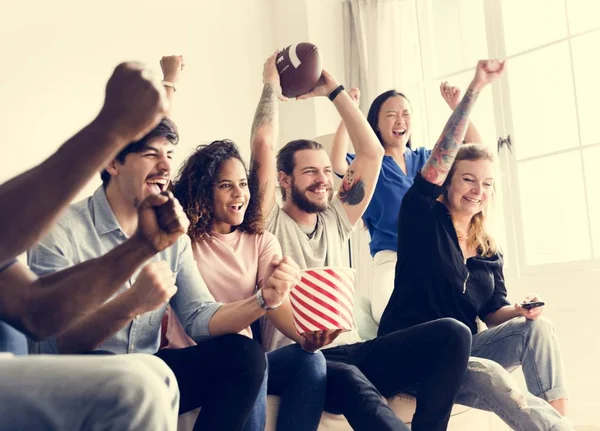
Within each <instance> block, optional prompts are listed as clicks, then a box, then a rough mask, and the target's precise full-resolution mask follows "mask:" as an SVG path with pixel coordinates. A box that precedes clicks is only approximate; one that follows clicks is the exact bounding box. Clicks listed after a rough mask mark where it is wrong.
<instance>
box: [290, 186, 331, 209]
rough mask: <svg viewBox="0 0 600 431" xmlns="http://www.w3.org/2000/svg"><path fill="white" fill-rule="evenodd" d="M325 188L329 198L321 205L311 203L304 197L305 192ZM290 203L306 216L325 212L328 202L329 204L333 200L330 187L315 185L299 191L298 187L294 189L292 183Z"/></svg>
mask: <svg viewBox="0 0 600 431" xmlns="http://www.w3.org/2000/svg"><path fill="white" fill-rule="evenodd" d="M323 186H325V187H326V188H327V190H328V193H329V197H328V199H327V202H325V203H323V204H315V203H313V202H311V201H310V200H309V199H308V198H307V197H306V195H305V192H307V191H312V190H314V189H318V188H320V187H323ZM291 190H292V197H291V199H292V202H293V203H294V204H295V205H296V206H297V207H298V208H300V210H302V211H304V212H305V213H308V214H317V213H322V212H324V211H325V210H327V207H328V206H329V202H331V199H332V198H333V194H332V193H331V187H329V186H328V185H327V184H315V185H313V186H310V187H308V188H307V189H306V190H304V191H303V190H300V189H299V188H298V187H296V184H295V183H294V182H293V181H292V189H291Z"/></svg>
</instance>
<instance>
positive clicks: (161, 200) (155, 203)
mask: <svg viewBox="0 0 600 431" xmlns="http://www.w3.org/2000/svg"><path fill="white" fill-rule="evenodd" d="M168 201H169V198H168V197H167V196H164V195H160V194H152V195H150V196H148V197H147V198H146V199H144V200H143V201H142V203H141V204H140V208H149V207H160V206H162V205H164V204H166V203H167V202H168Z"/></svg>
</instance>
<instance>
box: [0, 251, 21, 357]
mask: <svg viewBox="0 0 600 431" xmlns="http://www.w3.org/2000/svg"><path fill="white" fill-rule="evenodd" d="M14 263H17V261H16V259H15V260H11V261H9V262H6V263H5V264H2V265H0V273H2V272H3V271H4V270H5V269H7V268H8V267H9V266H11V265H12V264H14ZM0 319H1V316H0ZM0 352H10V353H14V354H15V355H26V354H27V339H26V338H25V335H23V334H22V333H20V332H19V331H17V330H16V329H15V328H13V327H12V326H10V325H9V324H7V323H4V322H3V321H2V320H0Z"/></svg>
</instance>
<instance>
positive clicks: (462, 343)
mask: <svg viewBox="0 0 600 431" xmlns="http://www.w3.org/2000/svg"><path fill="white" fill-rule="evenodd" d="M435 322H436V323H437V326H438V328H437V332H438V334H439V335H440V337H442V338H443V339H445V340H447V341H449V342H451V343H452V344H453V345H455V346H456V349H457V350H458V351H462V352H470V351H471V341H472V338H473V335H472V334H471V330H470V329H469V327H468V326H467V325H465V324H464V323H462V322H459V321H458V320H456V319H453V318H450V317H444V318H442V319H438V320H436V321H435ZM467 356H468V355H467Z"/></svg>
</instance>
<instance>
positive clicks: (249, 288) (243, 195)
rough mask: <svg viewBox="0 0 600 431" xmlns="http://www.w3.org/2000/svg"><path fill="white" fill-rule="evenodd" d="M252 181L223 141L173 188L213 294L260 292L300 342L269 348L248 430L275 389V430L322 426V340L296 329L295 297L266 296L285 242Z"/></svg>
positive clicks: (233, 296) (202, 153) (203, 151)
mask: <svg viewBox="0 0 600 431" xmlns="http://www.w3.org/2000/svg"><path fill="white" fill-rule="evenodd" d="M251 186H252V184H249V181H248V175H247V169H246V166H245V165H244V162H243V161H242V158H241V156H240V154H239V151H238V149H237V147H236V145H235V144H234V143H233V142H231V141H228V140H222V141H215V142H213V143H211V144H210V145H206V146H200V147H198V149H197V150H196V151H195V152H194V153H193V154H192V155H191V156H190V157H189V158H188V159H187V161H186V162H185V163H184V165H183V167H182V168H181V170H180V171H179V175H178V176H177V179H176V181H175V183H174V187H173V192H174V194H175V196H176V197H177V199H179V202H180V203H181V205H182V206H183V208H184V211H185V212H186V214H187V215H188V218H189V219H190V222H191V223H190V228H189V231H188V234H189V236H190V237H191V239H192V248H193V252H194V257H195V259H196V262H197V264H198V268H199V270H200V273H201V274H202V278H203V279H204V281H205V282H206V285H207V286H208V289H209V290H210V292H211V293H212V295H213V296H214V297H215V299H216V300H217V301H220V302H234V301H238V300H242V299H246V298H249V297H251V296H256V297H257V301H259V303H261V305H262V306H263V308H264V309H265V310H266V316H267V318H269V319H270V320H271V321H272V322H273V324H274V325H275V326H276V327H277V329H279V330H280V331H281V332H282V333H284V334H285V335H287V336H288V337H289V338H291V339H292V340H294V341H296V343H297V344H292V345H289V346H286V347H282V348H280V349H276V350H273V351H271V352H269V353H268V354H267V359H268V368H269V370H268V371H269V372H268V385H267V384H264V385H263V390H261V393H260V394H259V396H258V398H257V401H256V404H255V407H254V410H253V412H252V415H251V418H250V419H249V421H248V424H247V426H246V429H247V430H261V431H262V430H264V427H265V422H266V395H267V393H269V394H273V395H279V396H280V397H281V404H280V408H279V416H278V419H277V430H287V431H294V430H316V429H317V428H318V425H319V420H320V418H321V412H322V410H323V404H324V402H325V384H326V371H325V359H324V357H323V354H322V353H321V352H318V351H317V349H318V348H319V347H322V346H320V345H318V343H317V342H316V341H315V340H314V339H310V340H308V339H306V338H304V337H302V336H300V335H298V333H297V332H296V330H295V328H294V326H293V322H292V319H291V318H290V317H291V308H290V307H291V306H290V303H289V299H286V300H285V301H284V302H283V303H281V304H273V303H271V302H270V301H269V298H268V297H266V294H265V296H264V297H263V296H262V292H261V290H260V289H261V287H262V286H266V285H268V283H269V281H270V277H271V274H272V273H273V271H274V269H275V268H276V267H277V265H279V264H281V263H280V261H281V247H280V245H279V243H278V241H277V239H276V238H275V236H273V235H272V234H271V233H269V232H266V231H263V228H262V224H263V223H262V216H261V214H260V205H259V196H258V195H257V194H256V193H254V194H253V193H251ZM284 262H285V261H284ZM283 264H284V263H283ZM275 310H277V311H275ZM256 332H259V331H256ZM256 332H254V333H253V331H252V329H251V328H250V327H249V328H247V329H246V330H245V331H244V334H245V335H248V336H249V337H254V338H257V337H259V336H260V334H257V333H256Z"/></svg>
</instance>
